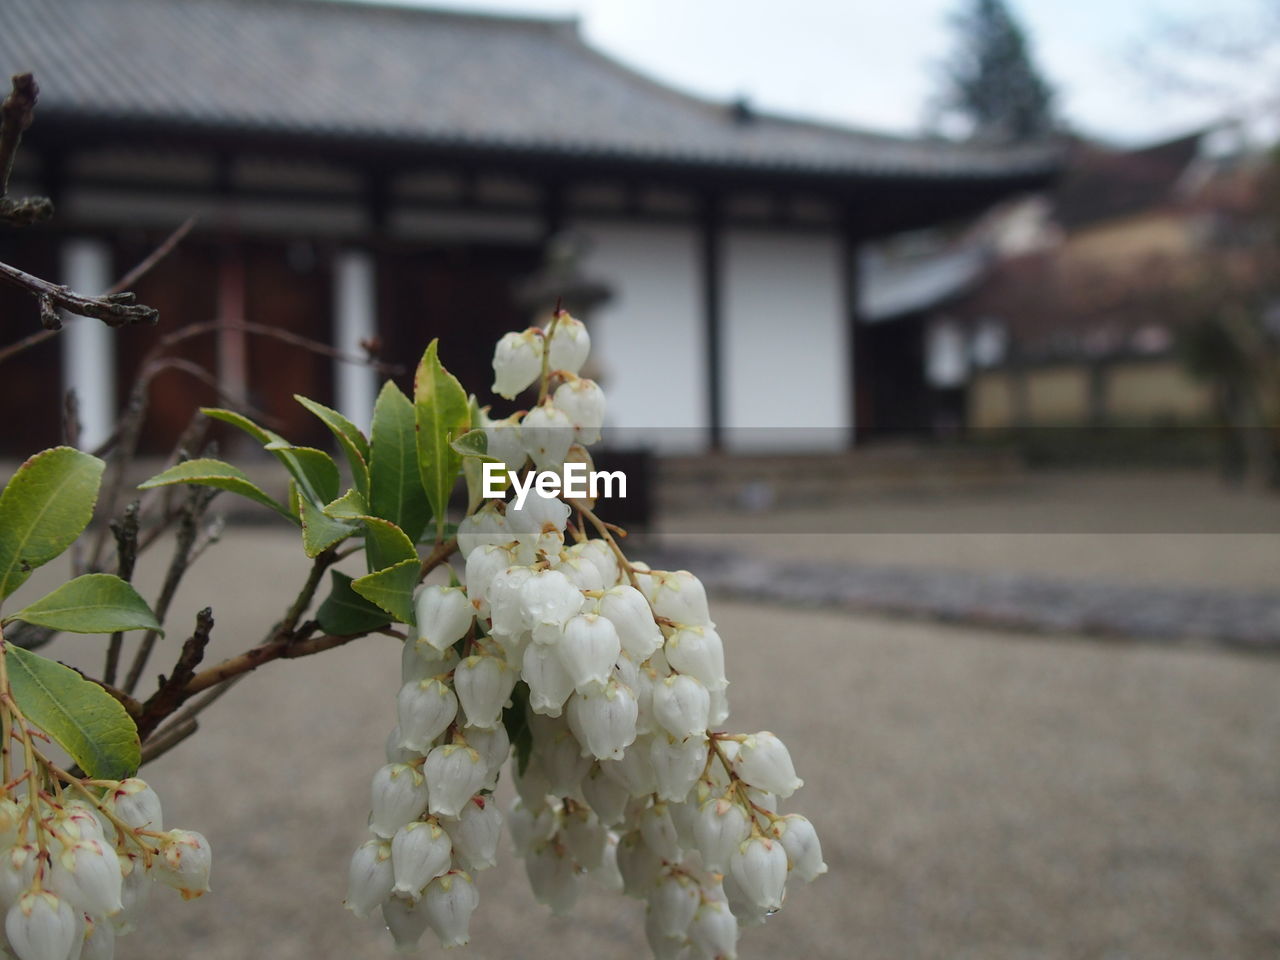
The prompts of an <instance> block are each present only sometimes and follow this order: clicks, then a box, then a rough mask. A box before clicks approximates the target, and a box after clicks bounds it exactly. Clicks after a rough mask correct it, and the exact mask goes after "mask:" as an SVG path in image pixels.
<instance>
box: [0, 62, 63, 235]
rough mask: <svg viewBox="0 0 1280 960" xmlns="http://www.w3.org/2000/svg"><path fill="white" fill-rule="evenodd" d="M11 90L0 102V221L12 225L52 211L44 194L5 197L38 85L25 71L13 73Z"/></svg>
mask: <svg viewBox="0 0 1280 960" xmlns="http://www.w3.org/2000/svg"><path fill="white" fill-rule="evenodd" d="M12 83H13V89H12V90H11V91H10V92H9V95H8V96H7V97H5V98H4V102H3V103H0V220H5V221H7V222H8V223H12V224H14V225H16V226H26V225H28V224H32V223H37V222H38V221H40V220H46V219H48V218H49V216H50V215H51V214H52V213H53V204H52V203H51V202H50V201H49V198H48V197H27V198H25V199H23V200H11V199H9V196H8V194H9V175H10V174H12V173H13V162H14V160H15V159H16V158H17V156H18V144H20V143H21V142H22V135H23V134H24V133H26V131H27V127H29V126H31V120H32V118H33V117H34V116H35V110H36V100H37V98H38V97H39V95H40V88H39V87H38V86H36V80H35V77H33V76H32V75H31V74H29V73H19V74H15V75H14V77H13V81H12Z"/></svg>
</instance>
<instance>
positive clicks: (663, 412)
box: [572, 220, 708, 453]
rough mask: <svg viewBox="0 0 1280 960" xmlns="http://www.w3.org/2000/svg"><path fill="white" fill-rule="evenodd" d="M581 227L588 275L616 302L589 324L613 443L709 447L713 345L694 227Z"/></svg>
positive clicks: (609, 438) (683, 449) (596, 223)
mask: <svg viewBox="0 0 1280 960" xmlns="http://www.w3.org/2000/svg"><path fill="white" fill-rule="evenodd" d="M572 229H574V230H577V231H581V232H582V233H583V234H584V235H585V236H586V237H587V238H588V241H589V249H588V251H587V253H586V256H585V257H584V259H583V263H582V269H583V271H584V273H585V274H586V275H587V276H588V277H589V278H590V279H592V280H598V281H602V282H604V283H606V284H608V285H609V286H610V287H612V288H613V299H612V300H610V301H609V302H608V303H607V304H605V305H604V306H602V307H599V308H597V309H596V311H595V313H594V314H593V315H592V316H591V318H590V330H591V340H592V359H591V361H589V362H590V364H591V366H592V368H594V369H593V372H594V375H595V376H596V377H597V378H598V379H599V380H600V383H601V385H602V386H603V387H604V390H605V396H606V397H607V399H608V411H607V414H606V434H605V441H606V443H608V442H613V443H615V444H618V445H626V446H630V445H632V444H633V443H636V442H641V441H643V442H645V443H647V444H651V445H652V446H653V447H654V448H655V449H658V450H660V451H662V452H667V453H679V452H694V451H699V450H702V449H705V447H706V443H707V437H706V426H707V422H708V417H707V413H708V399H707V378H706V347H705V343H704V340H703V337H704V327H703V322H702V274H701V267H700V260H699V255H698V254H699V249H698V237H697V233H696V231H695V229H694V228H693V227H692V226H683V225H668V224H621V223H609V222H607V221H591V220H582V221H578V222H576V223H575V224H573V225H572ZM615 428H616V429H615ZM610 431H612V435H611V434H610Z"/></svg>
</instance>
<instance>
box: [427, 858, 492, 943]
mask: <svg viewBox="0 0 1280 960" xmlns="http://www.w3.org/2000/svg"><path fill="white" fill-rule="evenodd" d="M479 904H480V894H479V893H478V892H477V891H476V886H475V884H474V883H472V882H471V877H469V876H467V874H465V873H463V872H462V871H461V870H450V871H449V872H448V873H446V874H445V875H444V876H443V877H440V878H439V879H436V880H432V881H431V883H430V884H429V885H428V886H427V891H426V893H424V894H423V896H422V906H421V907H420V909H421V910H422V911H423V912H424V913H425V914H426V915H427V923H429V924H430V925H431V930H432V931H433V932H434V933H435V935H436V936H437V937H439V938H440V945H441V946H442V947H461V946H464V945H466V944H467V943H469V942H470V940H471V914H473V913H474V912H475V909H476V907H477V906H479Z"/></svg>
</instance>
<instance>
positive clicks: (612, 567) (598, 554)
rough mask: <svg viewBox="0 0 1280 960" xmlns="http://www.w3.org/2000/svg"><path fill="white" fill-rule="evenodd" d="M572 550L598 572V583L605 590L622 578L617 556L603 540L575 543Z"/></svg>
mask: <svg viewBox="0 0 1280 960" xmlns="http://www.w3.org/2000/svg"><path fill="white" fill-rule="evenodd" d="M572 550H573V551H574V552H575V553H577V555H578V556H579V557H581V558H582V559H583V560H586V561H587V562H589V563H592V564H595V567H596V569H597V570H599V571H600V582H601V583H603V584H604V585H605V587H606V588H609V587H613V586H616V585H617V583H618V581H619V580H620V579H621V578H622V569H621V568H620V567H619V566H618V555H617V554H616V553H614V552H613V548H612V547H610V546H609V544H607V543H605V542H604V541H603V540H599V539H596V540H587V541H586V542H585V543H577V544H574V546H573V547H572ZM632 589H633V590H634V589H635V588H634V587H632ZM642 596H643V595H642Z"/></svg>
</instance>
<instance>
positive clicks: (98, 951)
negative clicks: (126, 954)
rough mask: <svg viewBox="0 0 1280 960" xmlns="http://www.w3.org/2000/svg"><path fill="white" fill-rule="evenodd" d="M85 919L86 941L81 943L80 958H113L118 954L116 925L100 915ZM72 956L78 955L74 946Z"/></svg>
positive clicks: (102, 959)
mask: <svg viewBox="0 0 1280 960" xmlns="http://www.w3.org/2000/svg"><path fill="white" fill-rule="evenodd" d="M84 919H85V926H84V942H83V943H82V944H81V945H80V954H79V960H112V958H113V957H114V956H115V954H116V931H115V927H113V926H112V925H111V923H110V922H109V921H107V920H104V919H102V918H100V917H99V918H97V919H95V918H93V917H85V918H84ZM71 957H72V958H75V957H76V953H75V948H74V947H72V951H71Z"/></svg>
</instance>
